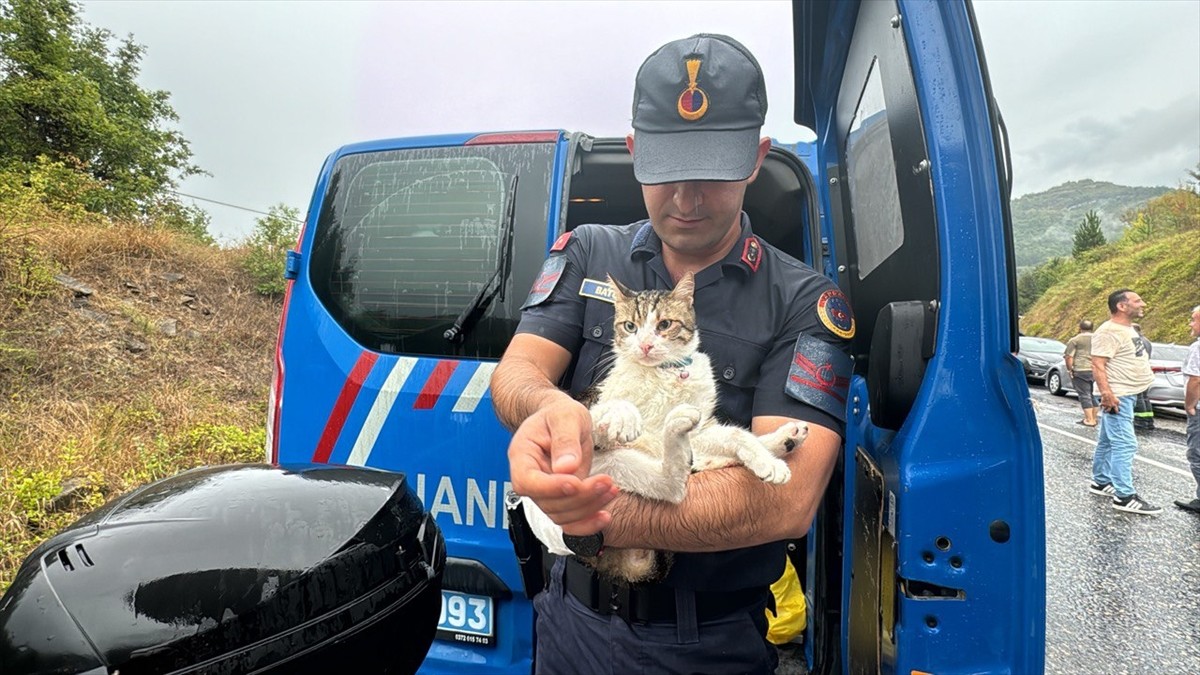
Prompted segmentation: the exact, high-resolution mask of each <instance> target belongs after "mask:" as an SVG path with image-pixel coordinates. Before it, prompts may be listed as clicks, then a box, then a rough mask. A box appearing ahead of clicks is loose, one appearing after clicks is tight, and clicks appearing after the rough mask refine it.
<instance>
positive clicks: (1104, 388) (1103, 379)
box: [1092, 357, 1112, 394]
mask: <svg viewBox="0 0 1200 675" xmlns="http://www.w3.org/2000/svg"><path fill="white" fill-rule="evenodd" d="M1092 379H1094V380H1095V381H1096V388H1097V389H1099V390H1100V393H1101V394H1111V393H1112V389H1111V388H1110V387H1109V386H1108V359H1101V358H1097V357H1093V358H1092Z"/></svg>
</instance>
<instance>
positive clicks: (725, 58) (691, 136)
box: [633, 33, 767, 185]
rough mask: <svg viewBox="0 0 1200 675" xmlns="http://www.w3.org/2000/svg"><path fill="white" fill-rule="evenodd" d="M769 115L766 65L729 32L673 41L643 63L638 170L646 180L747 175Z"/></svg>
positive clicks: (638, 90)
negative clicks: (764, 78)
mask: <svg viewBox="0 0 1200 675" xmlns="http://www.w3.org/2000/svg"><path fill="white" fill-rule="evenodd" d="M766 116H767V88H766V84H765V83H764V82H763V74H762V68H760V67H759V65H758V61H756V60H755V59H754V55H752V54H751V53H750V51H749V50H748V49H746V48H745V47H743V46H742V45H741V43H739V42H738V41H737V40H734V39H733V38H731V37H728V36H725V35H713V34H708V33H701V34H698V35H693V36H691V37H689V38H685V39H683V40H675V41H674V42H668V43H667V44H665V45H663V46H662V47H660V48H659V49H658V51H656V52H654V53H653V54H651V55H650V56H649V58H647V59H646V61H645V62H644V63H643V64H642V67H641V68H640V69H638V74H637V81H636V83H635V85H634V91H633V128H634V132H635V134H634V146H633V173H634V175H635V176H636V177H637V180H638V182H639V183H642V184H645V185H656V184H659V183H674V182H678V181H692V180H721V181H738V180H746V179H747V178H749V177H750V174H752V173H754V166H755V164H756V163H757V161H758V140H759V132H760V130H761V129H762V125H763V121H764V120H765V119H766Z"/></svg>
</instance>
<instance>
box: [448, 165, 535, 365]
mask: <svg viewBox="0 0 1200 675" xmlns="http://www.w3.org/2000/svg"><path fill="white" fill-rule="evenodd" d="M516 219H517V175H516V174H513V176H512V178H511V179H510V180H509V181H508V195H507V199H506V200H505V204H504V220H503V221H502V222H501V223H500V229H501V232H500V236H501V240H500V252H499V254H498V257H499V259H498V260H497V261H496V271H495V272H494V273H493V274H492V278H491V279H488V281H487V283H486V284H484V285H483V287H482V288H480V289H479V292H478V293H476V294H475V297H474V298H472V299H471V302H470V304H468V305H467V308H466V309H464V310H463V311H462V313H461V314H459V315H458V318H457V319H455V320H454V325H452V326H450V327H449V328H447V329H446V332H444V333H442V337H443V338H445V339H446V340H447V341H449V342H455V343H461V342H462V341H463V340H464V339H466V337H467V333H469V332H470V331H471V329H472V328H474V327H475V324H476V322H478V321H479V319H480V317H482V316H483V313H484V312H486V311H487V308H488V307H489V306H491V304H492V300H495V299H496V296H497V295H499V296H500V301H501V302H504V282H505V281H507V280H508V274H509V271H510V270H511V269H512V240H513V223H514V221H516Z"/></svg>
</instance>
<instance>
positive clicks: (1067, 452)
mask: <svg viewBox="0 0 1200 675" xmlns="http://www.w3.org/2000/svg"><path fill="white" fill-rule="evenodd" d="M1030 387H1031V397H1030V398H1031V400H1032V401H1033V405H1034V410H1035V411H1036V413H1037V417H1038V423H1039V427H1040V430H1041V434H1042V445H1043V457H1044V460H1045V476H1046V672H1047V673H1064V674H1075V673H1097V674H1101V673H1130V674H1135V673H1178V674H1180V675H1197V674H1200V516H1197V515H1195V514H1193V513H1189V512H1186V511H1183V510H1180V509H1178V508H1176V507H1175V505H1174V504H1173V503H1172V502H1173V500H1175V499H1190V498H1192V497H1194V496H1195V489H1196V484H1195V481H1194V480H1193V479H1192V477H1191V473H1190V471H1189V470H1188V466H1187V460H1186V459H1185V458H1184V451H1185V448H1186V444H1185V437H1184V420H1183V419H1182V418H1181V417H1179V416H1169V417H1168V416H1165V415H1164V414H1162V413H1160V414H1159V415H1158V416H1157V417H1156V419H1155V429H1154V430H1152V431H1139V432H1138V443H1139V450H1138V459H1135V460H1134V466H1133V478H1134V486H1135V487H1136V489H1137V491H1138V493H1139V494H1140V495H1141V496H1142V497H1143V498H1144V499H1145V500H1147V501H1149V502H1150V503H1152V504H1156V505H1158V506H1161V507H1163V512H1162V513H1161V514H1158V515H1154V516H1146V515H1134V514H1128V513H1123V512H1120V511H1116V510H1114V509H1113V508H1112V507H1111V506H1110V500H1109V499H1108V498H1106V497H1100V496H1096V495H1093V494H1091V493H1090V492H1088V491H1087V486H1088V483H1089V482H1090V479H1091V466H1092V448H1093V447H1094V445H1095V438H1096V433H1095V430H1094V429H1091V428H1089V427H1085V426H1082V425H1079V424H1076V421H1077V420H1079V419H1081V414H1080V409H1079V404H1078V402H1077V401H1076V400H1075V399H1074V398H1061V397H1055V396H1051V395H1049V394H1048V393H1047V392H1046V391H1045V390H1044V389H1043V388H1041V387H1039V386H1038V385H1036V384H1034V383H1031V384H1030Z"/></svg>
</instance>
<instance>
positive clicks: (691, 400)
mask: <svg viewBox="0 0 1200 675" xmlns="http://www.w3.org/2000/svg"><path fill="white" fill-rule="evenodd" d="M608 284H609V286H610V287H611V288H613V289H615V292H614V294H613V296H614V302H613V304H614V311H615V315H614V317H613V355H612V359H613V361H612V363H613V366H612V369H611V370H610V371H609V372H608V374H607V375H606V376H605V378H604V380H603V381H602V382H601V383H600V385H599V387H598V390H597V395H596V398H595V403H594V404H593V405H592V406H591V408H590V412H591V416H592V440H593V445H594V448H595V451H594V456H593V460H592V473H593V474H597V473H606V474H608V475H610V476H612V478H613V481H614V482H615V483H616V485H617V486H618V487H619V488H620V489H621V490H623V491H625V492H630V493H633V494H637V495H640V496H642V497H645V498H648V499H654V500H658V501H664V502H670V503H672V504H678V503H679V502H681V501H683V498H684V496H685V495H686V494H687V477H688V475H689V474H690V473H691V472H693V471H704V470H709V469H717V468H721V467H726V466H733V465H737V464H741V465H743V466H745V467H746V468H747V469H749V470H750V471H752V472H753V473H754V474H755V475H756V476H758V477H759V478H760V479H762V480H764V481H766V482H768V483H774V484H782V483H786V482H787V481H788V480H789V479H790V478H791V470H790V469H789V468H788V465H787V463H786V462H784V461H783V459H781V458H782V457H783V456H784V455H785V454H786V453H787V452H789V451H791V450H792V448H794V447H795V446H797V445H799V444H800V443H802V442H803V441H804V439H805V437H806V436H807V435H808V427H807V425H805V424H804V423H803V422H789V423H786V424H784V425H783V426H781V427H780V428H779V429H777V430H776V431H774V432H772V433H769V434H765V435H763V436H757V437H756V436H754V435H753V434H752V433H750V432H749V431H747V430H746V429H743V428H741V427H737V426H731V425H724V424H720V423H718V422H717V421H716V420H715V419H714V418H713V411H714V410H715V409H716V403H717V387H716V379H715V378H714V376H713V372H712V365H711V363H710V362H709V359H708V356H706V355H705V354H704V353H703V352H701V351H699V348H700V335H699V332H698V331H697V330H696V313H695V309H694V307H693V304H692V300H693V296H694V293H695V278H694V277H693V275H692V273H690V272H689V273H687V274H686V275H685V276H684V277H683V278H682V279H681V280H680V281H679V283H678V284H676V286H675V288H674V290H671V291H640V292H634V291H631V290H629V289H628V288H627V287H625V286H624V285H622V284H621V283H619V282H617V281H616V280H614V279H613V278H612V276H611V275H610V276H608ZM522 501H523V502H524V508H525V513H526V518H527V519H528V521H529V523H530V527H531V528H532V529H533V532H534V534H535V535H536V536H537V537H538V539H539V540H541V542H542V543H543V544H545V545H546V546H547V548H548V549H549V550H550V552H551V553H555V554H558V555H571V551H570V549H568V548H567V547H566V546H565V544H563V540H562V534H563V532H562V528H561V527H560V526H558V525H556V524H555V523H554V522H553V521H551V520H550V518H549V517H548V516H546V515H545V514H544V513H542V512H541V510H540V509H538V508H537V506H536V505H535V504H534V503H533V501H532V500H530V499H529V498H528V497H525V498H523V499H522ZM584 560H585V562H587V563H588V564H590V565H591V566H592V567H593V568H595V569H596V570H597V571H598V572H600V573H601V574H603V575H605V576H607V577H609V578H612V579H615V580H619V581H625V582H631V583H636V582H648V581H656V580H660V579H662V578H663V577H665V576H666V573H667V572H668V571H669V570H670V565H671V554H670V553H669V552H664V551H653V550H645V549H620V548H614V549H607V550H605V551H604V552H603V553H602V555H600V556H598V557H595V558H585V559H584Z"/></svg>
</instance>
